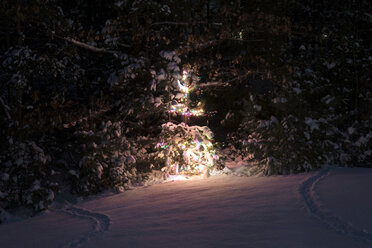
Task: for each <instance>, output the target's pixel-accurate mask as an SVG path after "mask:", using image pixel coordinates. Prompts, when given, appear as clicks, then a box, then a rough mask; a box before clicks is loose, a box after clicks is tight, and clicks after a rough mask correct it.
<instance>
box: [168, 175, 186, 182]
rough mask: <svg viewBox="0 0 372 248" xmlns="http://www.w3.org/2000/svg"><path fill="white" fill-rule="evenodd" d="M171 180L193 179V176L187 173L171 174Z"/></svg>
mask: <svg viewBox="0 0 372 248" xmlns="http://www.w3.org/2000/svg"><path fill="white" fill-rule="evenodd" d="M168 180H169V181H186V180H191V177H188V176H186V175H169V179H168Z"/></svg>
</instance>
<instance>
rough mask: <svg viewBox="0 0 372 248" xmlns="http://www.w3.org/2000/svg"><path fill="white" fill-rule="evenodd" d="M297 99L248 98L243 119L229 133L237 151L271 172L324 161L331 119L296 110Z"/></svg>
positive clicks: (308, 167)
mask: <svg viewBox="0 0 372 248" xmlns="http://www.w3.org/2000/svg"><path fill="white" fill-rule="evenodd" d="M297 100H298V99H296V98H295V99H287V98H285V97H271V96H261V97H254V96H251V97H250V99H249V100H245V101H244V106H245V107H244V108H245V111H244V112H243V113H242V115H243V116H244V118H243V121H242V123H241V124H240V127H239V128H238V130H237V131H236V132H234V133H232V134H230V136H229V141H230V142H231V143H232V144H234V145H233V146H234V148H235V151H236V155H238V156H241V157H243V158H244V160H246V161H249V162H253V164H258V165H259V166H261V168H262V170H261V171H262V172H263V173H264V174H267V175H271V174H287V173H294V172H298V171H308V170H311V169H313V168H317V167H319V166H321V165H322V164H324V163H325V162H326V161H327V160H326V158H327V152H329V150H330V148H329V145H328V144H327V143H326V142H324V137H325V135H326V130H327V127H328V123H327V121H326V120H324V119H312V118H311V117H306V116H303V115H301V114H300V113H299V112H297V111H295V110H293V109H292V108H293V106H298V104H299V102H298V101H297ZM257 106H260V107H259V108H258V107H257ZM302 114H304V113H302Z"/></svg>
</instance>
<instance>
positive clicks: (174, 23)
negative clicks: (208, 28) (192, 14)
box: [151, 22, 222, 26]
mask: <svg viewBox="0 0 372 248" xmlns="http://www.w3.org/2000/svg"><path fill="white" fill-rule="evenodd" d="M191 24H193V23H188V22H154V23H152V24H151V26H159V25H180V26H188V25H191ZM197 24H210V25H215V26H222V23H220V22H212V23H207V22H197Z"/></svg>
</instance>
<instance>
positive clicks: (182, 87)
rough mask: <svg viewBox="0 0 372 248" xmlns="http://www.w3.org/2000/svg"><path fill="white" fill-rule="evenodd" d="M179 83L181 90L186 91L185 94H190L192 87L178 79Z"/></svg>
mask: <svg viewBox="0 0 372 248" xmlns="http://www.w3.org/2000/svg"><path fill="white" fill-rule="evenodd" d="M177 83H178V87H179V88H180V90H181V91H182V92H183V93H185V94H188V93H189V91H190V89H189V87H187V86H186V85H183V84H181V82H180V80H177Z"/></svg>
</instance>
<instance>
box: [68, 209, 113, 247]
mask: <svg viewBox="0 0 372 248" xmlns="http://www.w3.org/2000/svg"><path fill="white" fill-rule="evenodd" d="M62 211H63V212H64V213H66V214H68V215H70V216H72V217H74V218H79V219H85V220H86V219H88V220H90V221H92V222H93V223H94V229H93V230H92V231H90V232H88V233H86V234H85V235H83V236H81V237H79V238H76V239H74V240H73V241H71V242H70V243H68V244H67V245H65V246H63V248H73V247H78V246H80V245H81V244H82V243H84V242H86V241H87V240H89V239H90V238H92V237H94V236H96V235H97V234H99V233H103V232H105V231H107V230H108V229H109V227H110V218H109V217H108V216H106V215H104V214H100V213H94V212H90V211H88V210H86V209H82V208H76V207H69V208H66V209H63V210H62Z"/></svg>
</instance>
